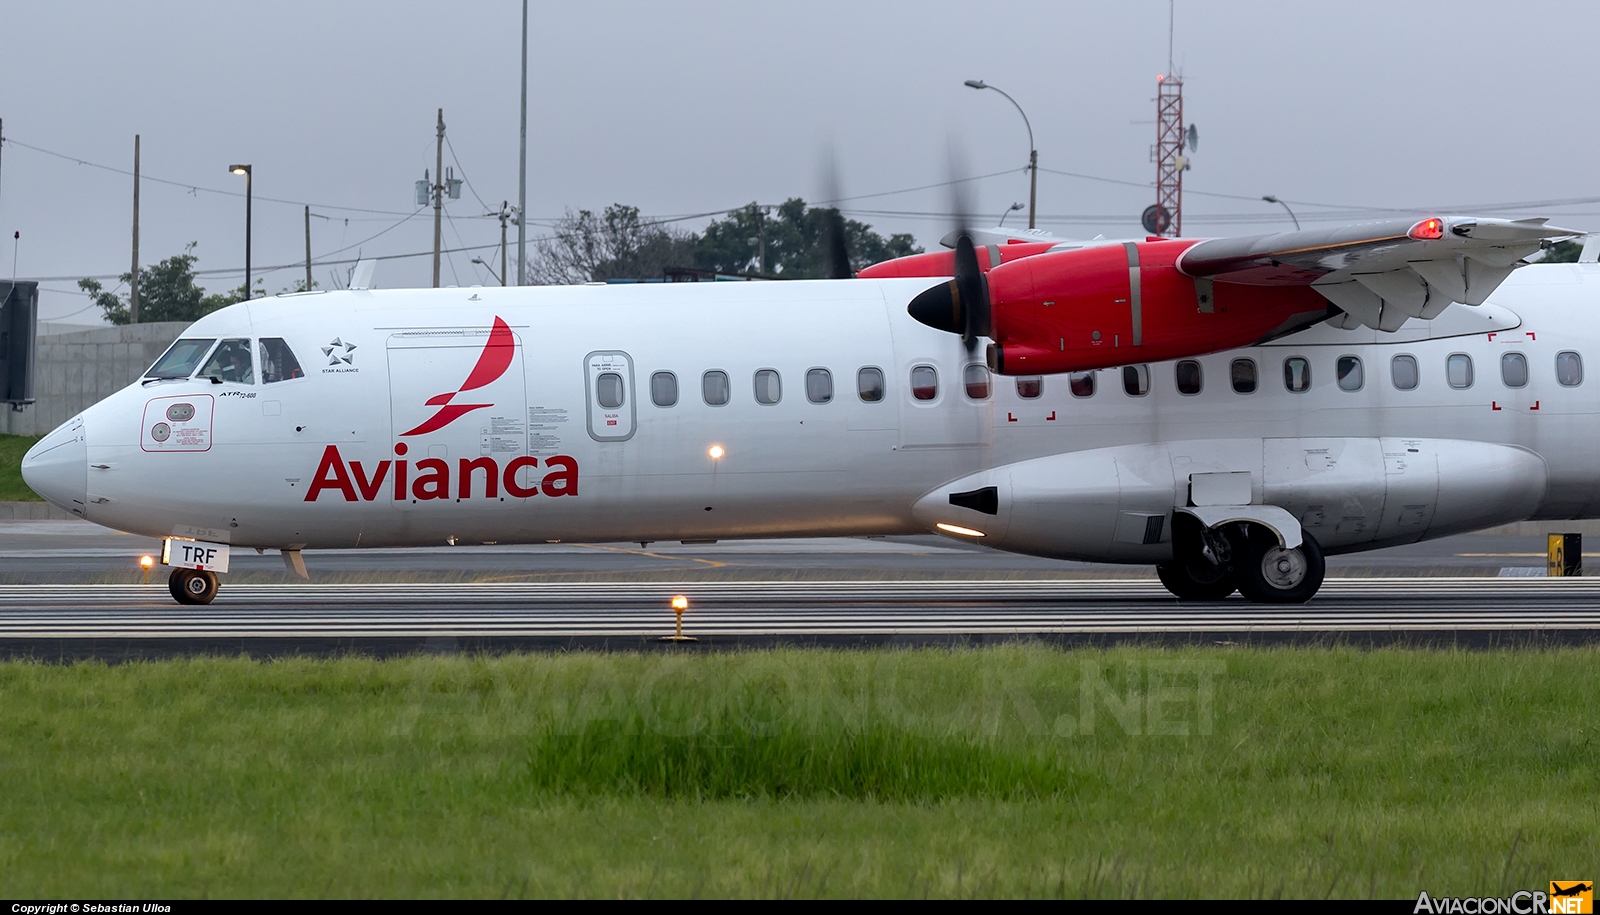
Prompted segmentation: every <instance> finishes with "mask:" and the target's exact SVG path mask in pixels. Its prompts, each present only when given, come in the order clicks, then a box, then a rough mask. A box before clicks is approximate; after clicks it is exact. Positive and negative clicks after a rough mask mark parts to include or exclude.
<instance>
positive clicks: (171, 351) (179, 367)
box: [144, 337, 217, 378]
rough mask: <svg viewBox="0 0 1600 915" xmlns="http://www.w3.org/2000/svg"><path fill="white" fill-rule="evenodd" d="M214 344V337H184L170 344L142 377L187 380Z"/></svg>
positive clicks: (215, 339)
mask: <svg viewBox="0 0 1600 915" xmlns="http://www.w3.org/2000/svg"><path fill="white" fill-rule="evenodd" d="M215 342H217V338H216V337H185V338H184V339H182V340H179V341H178V342H176V343H174V344H172V346H171V347H169V348H168V349H167V351H166V352H165V353H163V354H162V356H161V358H160V359H157V360H156V364H155V365H153V366H151V367H150V371H148V372H145V373H144V377H146V378H188V377H189V376H190V375H191V374H193V373H194V367H195V366H197V365H199V364H200V360H201V359H202V358H204V357H205V354H206V351H207V350H209V349H211V344H213V343H215Z"/></svg>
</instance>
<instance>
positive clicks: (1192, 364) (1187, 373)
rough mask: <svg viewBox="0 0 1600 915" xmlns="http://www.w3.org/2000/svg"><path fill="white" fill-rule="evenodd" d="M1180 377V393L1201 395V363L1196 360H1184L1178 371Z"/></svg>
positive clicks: (1180, 363) (1179, 364)
mask: <svg viewBox="0 0 1600 915" xmlns="http://www.w3.org/2000/svg"><path fill="white" fill-rule="evenodd" d="M1176 374H1177V376H1178V393H1179V394H1188V395H1194V394H1198V393H1200V363H1199V362H1197V361H1196V360H1194V359H1184V360H1183V361H1181V362H1179V363H1178V365H1177V369H1176Z"/></svg>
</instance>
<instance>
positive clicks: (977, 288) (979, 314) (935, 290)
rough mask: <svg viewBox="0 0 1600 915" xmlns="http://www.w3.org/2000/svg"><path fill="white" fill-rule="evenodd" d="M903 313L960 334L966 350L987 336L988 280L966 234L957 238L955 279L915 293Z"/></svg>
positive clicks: (935, 326) (931, 325)
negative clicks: (905, 312)
mask: <svg viewBox="0 0 1600 915" xmlns="http://www.w3.org/2000/svg"><path fill="white" fill-rule="evenodd" d="M906 310H907V311H908V312H910V314H911V317H913V318H915V319H917V321H919V322H921V323H923V324H926V325H928V326H929V327H932V328H934V329H935V330H942V331H945V332H947V333H952V334H960V335H961V341H962V342H963V343H965V344H967V348H968V349H971V348H972V347H973V346H974V345H975V344H976V343H977V340H978V338H979V337H986V336H988V335H989V332H990V328H989V281H988V280H987V279H986V278H985V277H984V275H983V271H982V270H980V269H979V268H978V254H977V251H976V250H975V249H974V248H973V245H972V239H971V238H969V237H967V235H966V234H965V233H963V234H962V235H961V237H959V238H957V239H956V275H955V278H954V279H951V280H950V281H948V282H945V283H940V284H939V285H937V286H934V287H932V288H930V289H925V290H923V291H922V292H921V293H918V294H917V297H916V298H914V299H912V300H911V304H910V305H909V306H907V308H906Z"/></svg>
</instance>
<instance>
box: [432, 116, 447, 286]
mask: <svg viewBox="0 0 1600 915" xmlns="http://www.w3.org/2000/svg"><path fill="white" fill-rule="evenodd" d="M437 146H438V149H439V154H438V163H437V165H436V166H435V168H434V172H433V178H434V184H433V288H435V289H438V288H439V247H440V243H441V242H442V241H443V240H444V109H443V108H440V109H439V135H438V141H437Z"/></svg>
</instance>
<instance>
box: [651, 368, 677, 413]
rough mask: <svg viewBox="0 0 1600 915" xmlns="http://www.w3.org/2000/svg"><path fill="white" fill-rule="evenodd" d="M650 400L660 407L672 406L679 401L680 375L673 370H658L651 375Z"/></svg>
mask: <svg viewBox="0 0 1600 915" xmlns="http://www.w3.org/2000/svg"><path fill="white" fill-rule="evenodd" d="M650 402H651V403H653V404H655V405H656V406H658V407H670V406H672V405H673V404H675V403H677V402H678V376H677V375H674V374H672V373H671V372H656V373H655V374H654V375H651V376H650Z"/></svg>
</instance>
